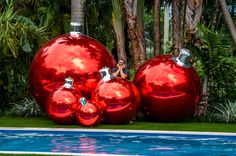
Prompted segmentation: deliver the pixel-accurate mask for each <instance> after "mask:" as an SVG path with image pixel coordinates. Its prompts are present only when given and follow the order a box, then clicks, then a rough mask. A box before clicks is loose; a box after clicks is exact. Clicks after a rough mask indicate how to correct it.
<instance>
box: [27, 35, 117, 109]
mask: <svg viewBox="0 0 236 156" xmlns="http://www.w3.org/2000/svg"><path fill="white" fill-rule="evenodd" d="M103 66H108V67H111V68H112V67H114V66H115V60H114V58H113V57H112V55H111V54H110V52H109V51H108V50H107V49H106V47H105V46H103V45H102V44H101V43H99V42H98V41H97V40H95V39H93V38H91V37H89V36H86V35H83V34H79V35H78V34H74V35H70V34H64V35H62V36H59V37H57V38H54V39H52V40H50V41H49V42H48V43H46V44H45V45H44V46H43V47H42V48H41V49H40V50H39V51H38V52H37V54H36V55H35V57H34V60H33V61H32V64H31V67H30V71H29V76H30V77H29V80H30V86H31V89H32V92H33V95H34V97H35V99H36V101H37V103H38V104H39V105H41V106H42V107H44V104H45V101H46V99H47V97H48V95H49V93H50V92H52V91H55V90H57V89H58V87H59V86H61V85H63V82H64V79H65V77H68V76H70V77H72V78H73V79H74V80H75V82H74V84H75V87H76V88H78V89H80V90H81V93H82V94H83V95H84V96H86V97H87V98H89V97H90V95H91V92H92V91H93V90H94V89H95V88H96V86H97V83H98V82H99V80H100V77H99V73H98V71H99V69H101V68H102V67H103Z"/></svg>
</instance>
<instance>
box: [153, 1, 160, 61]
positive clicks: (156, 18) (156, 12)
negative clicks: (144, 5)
mask: <svg viewBox="0 0 236 156" xmlns="http://www.w3.org/2000/svg"><path fill="white" fill-rule="evenodd" d="M160 20H161V1H160V0H154V24H153V33H154V34H153V41H154V56H156V55H159V54H160V51H161V26H160V23H161V21H160Z"/></svg>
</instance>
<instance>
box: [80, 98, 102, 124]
mask: <svg viewBox="0 0 236 156" xmlns="http://www.w3.org/2000/svg"><path fill="white" fill-rule="evenodd" d="M76 115H77V120H78V121H79V123H80V124H81V125H83V126H88V127H93V126H95V125H97V124H98V123H99V122H100V121H101V118H102V113H101V110H100V108H99V107H98V105H97V104H96V102H94V101H88V103H86V104H85V105H80V106H79V107H78V110H77V112H76Z"/></svg>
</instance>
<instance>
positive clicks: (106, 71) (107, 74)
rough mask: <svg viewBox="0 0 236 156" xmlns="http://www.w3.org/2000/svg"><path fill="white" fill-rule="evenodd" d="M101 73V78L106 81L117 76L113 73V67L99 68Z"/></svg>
mask: <svg viewBox="0 0 236 156" xmlns="http://www.w3.org/2000/svg"><path fill="white" fill-rule="evenodd" d="M99 73H100V76H101V79H102V80H103V81H104V82H107V81H109V80H111V79H113V78H115V76H113V75H112V73H111V69H110V68H108V67H103V68H102V69H100V70H99Z"/></svg>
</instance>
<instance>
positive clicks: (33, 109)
mask: <svg viewBox="0 0 236 156" xmlns="http://www.w3.org/2000/svg"><path fill="white" fill-rule="evenodd" d="M11 104H12V105H13V108H12V109H11V110H10V111H8V113H7V114H8V115H9V116H20V117H36V116H44V114H43V111H42V109H41V108H40V107H39V105H38V104H37V103H36V101H35V100H34V99H33V98H24V99H22V100H20V101H19V102H17V103H11Z"/></svg>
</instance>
